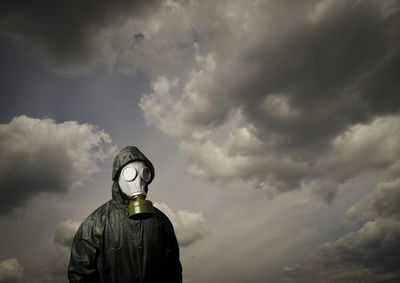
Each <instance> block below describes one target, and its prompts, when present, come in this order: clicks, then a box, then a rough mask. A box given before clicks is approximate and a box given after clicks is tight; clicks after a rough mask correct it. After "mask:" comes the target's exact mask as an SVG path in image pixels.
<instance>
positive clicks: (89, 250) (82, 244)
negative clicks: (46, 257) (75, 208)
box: [68, 223, 99, 283]
mask: <svg viewBox="0 0 400 283" xmlns="http://www.w3.org/2000/svg"><path fill="white" fill-rule="evenodd" d="M85 224H86V223H82V225H81V227H79V229H78V232H77V233H76V235H75V237H74V240H73V242H72V249H71V256H70V261H69V265H68V279H69V282H70V283H78V282H80V283H90V282H98V281H99V277H98V272H97V256H98V247H97V244H96V240H95V239H94V235H93V234H92V233H90V234H89V235H87V233H84V230H85V226H87V225H85ZM86 228H87V227H86ZM89 229H90V228H89Z"/></svg>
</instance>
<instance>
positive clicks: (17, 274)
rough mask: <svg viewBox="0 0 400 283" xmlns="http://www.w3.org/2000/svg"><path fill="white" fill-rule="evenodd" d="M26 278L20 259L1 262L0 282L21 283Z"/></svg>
mask: <svg viewBox="0 0 400 283" xmlns="http://www.w3.org/2000/svg"><path fill="white" fill-rule="evenodd" d="M23 278H24V269H23V267H22V266H21V265H20V263H19V261H18V259H16V258H8V259H5V260H2V261H0V282H4V283H7V282H21V281H22V279H23Z"/></svg>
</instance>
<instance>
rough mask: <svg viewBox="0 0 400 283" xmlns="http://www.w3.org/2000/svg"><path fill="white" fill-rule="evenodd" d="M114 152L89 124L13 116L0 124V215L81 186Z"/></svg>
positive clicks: (102, 133)
mask: <svg viewBox="0 0 400 283" xmlns="http://www.w3.org/2000/svg"><path fill="white" fill-rule="evenodd" d="M114 151H115V147H114V146H113V145H112V141H111V139H110V137H109V135H108V134H107V133H105V132H104V131H101V130H98V129H96V127H95V126H93V125H90V124H79V123H77V122H75V121H68V122H63V123H60V124H57V123H56V122H55V121H54V120H52V119H34V118H30V117H27V116H18V117H15V118H13V119H12V120H11V122H10V123H8V124H2V125H0V152H1V153H0V164H1V165H0V166H1V170H0V172H1V173H0V188H1V190H0V213H1V214H3V215H4V214H8V213H10V212H11V211H12V210H13V209H14V208H20V207H23V206H24V205H25V204H26V203H27V201H28V200H29V199H31V198H33V197H34V196H36V195H38V194H40V193H64V192H67V191H68V189H70V188H72V187H76V186H78V185H81V184H82V183H83V182H84V181H86V180H87V179H88V178H90V176H91V175H92V174H93V173H95V172H97V171H98V170H99V168H98V165H97V162H98V161H103V160H105V159H106V158H108V157H110V156H111V155H112V154H113V152H114Z"/></svg>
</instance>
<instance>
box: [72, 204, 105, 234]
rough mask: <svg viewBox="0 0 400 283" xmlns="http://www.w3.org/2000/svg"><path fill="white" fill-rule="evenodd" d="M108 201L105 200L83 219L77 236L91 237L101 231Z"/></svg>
mask: <svg viewBox="0 0 400 283" xmlns="http://www.w3.org/2000/svg"><path fill="white" fill-rule="evenodd" d="M109 203H110V201H108V202H106V203H105V204H103V205H102V206H100V207H99V208H97V209H96V210H95V211H93V212H92V213H91V214H89V216H87V217H86V218H85V219H84V220H83V222H82V224H81V225H80V227H79V229H78V232H77V236H78V237H79V238H82V239H90V238H92V239H93V237H96V236H97V235H101V234H102V233H103V229H104V224H105V219H106V215H107V211H108V207H109Z"/></svg>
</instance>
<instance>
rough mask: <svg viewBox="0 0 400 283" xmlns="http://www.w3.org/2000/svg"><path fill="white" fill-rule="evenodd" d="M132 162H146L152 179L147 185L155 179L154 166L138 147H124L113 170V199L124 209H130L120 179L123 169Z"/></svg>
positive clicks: (115, 160) (115, 161)
mask: <svg viewBox="0 0 400 283" xmlns="http://www.w3.org/2000/svg"><path fill="white" fill-rule="evenodd" d="M132 161H144V162H145V163H146V164H147V166H148V167H149V169H150V171H151V179H150V181H149V182H148V183H147V184H150V183H151V182H152V181H153V179H154V166H153V164H152V163H151V162H150V160H148V159H147V157H146V156H145V155H144V154H143V153H142V152H141V151H140V150H139V149H138V148H137V147H136V146H126V147H124V148H123V149H122V150H121V151H120V152H119V153H118V154H117V156H116V157H115V159H114V164H113V170H112V180H113V186H112V198H113V199H114V200H115V201H116V203H117V205H118V206H121V207H122V208H124V209H128V205H129V200H128V199H127V198H126V197H124V195H123V193H122V192H121V189H120V188H119V185H118V177H119V173H120V172H121V169H122V168H123V167H124V166H125V165H126V164H128V163H129V162H132Z"/></svg>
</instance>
